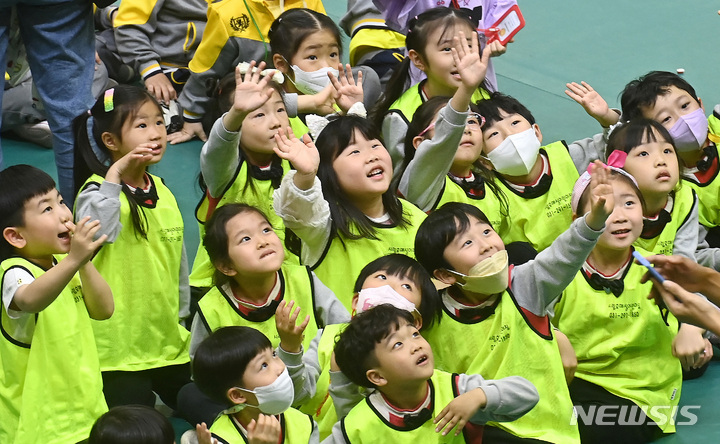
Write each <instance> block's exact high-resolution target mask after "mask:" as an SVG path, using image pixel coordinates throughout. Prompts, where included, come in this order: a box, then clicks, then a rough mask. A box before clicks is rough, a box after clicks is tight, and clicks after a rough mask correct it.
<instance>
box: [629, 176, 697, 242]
mask: <svg viewBox="0 0 720 444" xmlns="http://www.w3.org/2000/svg"><path fill="white" fill-rule="evenodd" d="M697 198H698V197H697V194H695V191H694V190H693V189H692V187H688V186H681V187H680V188H677V189H676V190H675V191H674V199H673V208H672V212H671V213H670V217H671V219H670V222H668V223H667V224H666V225H665V228H663V230H662V231H661V232H660V234H659V235H657V236H655V237H653V238H650V239H643V238H642V237H639V238H638V239H637V240H636V241H635V242H633V245H634V246H636V247H638V248H640V249H643V250H647V251H649V252H651V253H652V254H666V255H670V254H673V249H674V248H673V247H674V244H675V236H676V235H677V232H678V230H679V229H680V227H681V226H682V225H683V224H684V223H685V221H687V219H688V218H689V217H690V216H692V209H693V206H695V202H696V201H697Z"/></svg>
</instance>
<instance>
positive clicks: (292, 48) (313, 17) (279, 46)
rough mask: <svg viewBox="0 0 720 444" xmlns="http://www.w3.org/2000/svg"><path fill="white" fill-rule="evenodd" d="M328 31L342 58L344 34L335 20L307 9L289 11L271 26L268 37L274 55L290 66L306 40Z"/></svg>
mask: <svg viewBox="0 0 720 444" xmlns="http://www.w3.org/2000/svg"><path fill="white" fill-rule="evenodd" d="M321 30H326V31H330V33H331V34H332V35H333V37H335V40H336V41H337V44H338V52H339V54H340V55H341V56H342V34H341V33H340V28H338V25H336V24H335V22H334V21H333V19H331V18H330V17H328V16H327V15H325V14H321V13H319V12H317V11H313V10H312V9H307V8H293V9H288V10H286V11H285V12H283V13H282V14H280V16H279V17H278V18H276V19H275V21H274V22H273V23H272V25H270V31H269V32H268V37H269V38H270V49H271V51H272V53H273V54H280V55H281V56H283V57H284V58H285V60H286V61H287V63H288V65H292V62H291V60H292V58H293V56H294V55H295V53H296V52H297V50H298V49H299V48H300V45H302V42H303V41H305V39H306V38H307V37H308V36H309V35H312V34H314V33H316V32H318V31H321Z"/></svg>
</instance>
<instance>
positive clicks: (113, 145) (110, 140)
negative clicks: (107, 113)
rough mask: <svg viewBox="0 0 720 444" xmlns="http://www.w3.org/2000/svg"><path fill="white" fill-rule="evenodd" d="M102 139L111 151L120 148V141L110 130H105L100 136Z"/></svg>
mask: <svg viewBox="0 0 720 444" xmlns="http://www.w3.org/2000/svg"><path fill="white" fill-rule="evenodd" d="M100 139H101V140H102V142H103V145H105V147H107V149H109V150H110V151H117V150H118V141H117V140H115V136H113V135H112V134H110V133H109V132H107V131H105V132H104V133H102V135H101V136H100Z"/></svg>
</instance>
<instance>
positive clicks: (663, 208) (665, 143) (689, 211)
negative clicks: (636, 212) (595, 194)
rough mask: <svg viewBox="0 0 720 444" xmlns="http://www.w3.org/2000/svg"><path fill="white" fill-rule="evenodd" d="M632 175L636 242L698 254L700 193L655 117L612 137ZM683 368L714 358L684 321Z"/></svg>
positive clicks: (655, 249)
mask: <svg viewBox="0 0 720 444" xmlns="http://www.w3.org/2000/svg"><path fill="white" fill-rule="evenodd" d="M613 153H616V154H614V155H615V156H616V158H617V159H618V160H617V163H616V165H617V166H618V167H619V168H622V169H623V170H625V171H627V172H628V173H630V175H632V176H633V177H634V178H635V180H636V181H637V184H638V189H639V190H640V192H641V193H642V196H643V200H644V201H645V206H644V208H643V229H642V233H641V234H640V237H639V238H638V239H637V240H636V241H635V244H634V245H635V246H637V247H640V248H642V249H643V250H646V251H649V252H652V253H654V254H668V255H669V254H679V255H682V256H686V257H689V258H691V259H693V260H694V259H695V250H696V248H697V244H698V203H697V195H696V194H695V191H693V190H692V189H691V188H690V187H687V186H685V187H683V186H682V184H681V183H680V182H679V181H680V160H679V157H678V154H677V151H676V150H675V145H674V144H673V139H672V137H671V136H670V134H669V133H668V132H667V130H666V129H665V128H664V127H663V126H662V125H661V124H659V123H658V122H656V121H654V120H646V119H637V120H633V121H630V122H628V123H625V124H623V125H622V126H621V127H620V128H616V129H615V130H614V131H613V132H612V133H611V134H610V138H609V139H608V145H607V157H608V158H609V157H610V155H612V154H613ZM673 348H674V350H675V355H676V356H679V357H680V361H681V362H682V364H683V367H684V368H685V370H689V369H690V368H698V367H702V366H703V365H704V364H706V363H707V362H708V361H709V360H710V358H711V357H712V347H711V346H710V343H709V342H708V341H707V340H705V339H703V338H702V330H701V329H699V328H697V327H694V326H692V325H688V324H682V326H681V327H680V332H679V333H678V337H677V339H676V340H675V342H674V343H673Z"/></svg>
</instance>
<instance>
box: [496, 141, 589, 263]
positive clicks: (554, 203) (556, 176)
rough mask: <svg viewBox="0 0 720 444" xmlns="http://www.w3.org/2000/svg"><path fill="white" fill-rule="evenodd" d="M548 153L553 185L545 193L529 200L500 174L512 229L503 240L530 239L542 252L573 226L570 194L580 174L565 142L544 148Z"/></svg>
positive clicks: (542, 150)
mask: <svg viewBox="0 0 720 444" xmlns="http://www.w3.org/2000/svg"><path fill="white" fill-rule="evenodd" d="M540 151H541V152H544V153H545V154H546V155H547V158H548V161H549V162H550V169H551V172H552V184H551V185H550V189H549V190H548V191H547V192H546V193H545V194H543V195H541V196H537V197H534V198H531V199H527V198H525V197H523V196H522V194H521V193H518V192H517V191H516V190H515V189H513V188H512V187H510V186H509V185H508V184H507V182H506V181H505V180H504V179H502V178H501V177H499V176H498V183H499V184H502V185H501V188H502V189H503V192H504V193H505V196H506V197H507V200H508V213H509V217H508V224H509V232H508V233H507V234H506V235H505V236H502V240H503V242H505V243H506V244H508V243H510V242H516V241H521V242H529V243H530V244H532V246H533V248H535V249H536V250H537V251H538V252H540V251H542V250H544V249H546V248H547V247H549V246H550V244H552V243H553V241H554V240H555V239H557V237H558V236H560V235H561V234H562V233H563V232H564V231H565V230H567V229H568V228H569V227H570V224H571V223H572V209H571V208H570V197H571V196H572V190H573V187H574V186H575V181H577V179H578V178H579V177H580V175H579V174H578V172H577V169H576V168H575V164H574V163H573V161H572V158H571V157H570V154H569V153H568V148H567V146H566V145H565V142H563V141H558V142H554V143H551V144H550V145H546V146H544V147H542V148H541V149H540Z"/></svg>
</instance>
